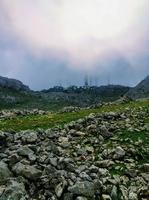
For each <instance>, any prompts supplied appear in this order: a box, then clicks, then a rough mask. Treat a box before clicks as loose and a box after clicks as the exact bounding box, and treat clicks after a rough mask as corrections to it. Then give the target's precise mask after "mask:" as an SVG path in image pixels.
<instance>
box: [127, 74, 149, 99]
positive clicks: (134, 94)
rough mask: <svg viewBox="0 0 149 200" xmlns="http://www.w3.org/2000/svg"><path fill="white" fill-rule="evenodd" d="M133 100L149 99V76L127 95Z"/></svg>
mask: <svg viewBox="0 0 149 200" xmlns="http://www.w3.org/2000/svg"><path fill="white" fill-rule="evenodd" d="M126 95H127V96H129V97H131V98H133V99H139V98H147V97H149V75H148V76H147V77H146V78H145V79H144V80H142V81H141V82H140V83H139V84H138V85H136V87H134V88H132V89H130V90H129V92H128V93H127V94H126Z"/></svg>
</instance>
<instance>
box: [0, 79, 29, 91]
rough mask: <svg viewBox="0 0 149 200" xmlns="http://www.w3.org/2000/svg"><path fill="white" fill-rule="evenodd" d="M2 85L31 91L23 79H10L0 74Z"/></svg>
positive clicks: (0, 85) (0, 84)
mask: <svg viewBox="0 0 149 200" xmlns="http://www.w3.org/2000/svg"><path fill="white" fill-rule="evenodd" d="M0 87H2V88H10V89H14V90H22V91H29V90H30V89H29V87H28V86H26V85H24V84H23V83H22V82H21V81H19V80H16V79H10V78H6V77H2V76H0Z"/></svg>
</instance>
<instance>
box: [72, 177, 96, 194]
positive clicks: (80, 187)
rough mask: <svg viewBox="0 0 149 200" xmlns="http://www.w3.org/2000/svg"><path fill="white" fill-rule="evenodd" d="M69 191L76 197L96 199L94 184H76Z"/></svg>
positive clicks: (86, 182) (87, 182)
mask: <svg viewBox="0 0 149 200" xmlns="http://www.w3.org/2000/svg"><path fill="white" fill-rule="evenodd" d="M68 191H69V192H71V193H72V194H75V195H80V196H85V197H94V192H95V191H94V184H93V183H91V182H89V181H84V182H76V183H75V185H73V186H72V187H69V188H68Z"/></svg>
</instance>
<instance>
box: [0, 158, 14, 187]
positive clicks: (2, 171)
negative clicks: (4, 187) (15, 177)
mask: <svg viewBox="0 0 149 200" xmlns="http://www.w3.org/2000/svg"><path fill="white" fill-rule="evenodd" d="M11 176H12V173H11V172H10V170H9V169H8V166H7V164H6V163H4V162H2V161H1V162H0V184H1V183H5V182H6V181H7V179H9V178H10V177H11Z"/></svg>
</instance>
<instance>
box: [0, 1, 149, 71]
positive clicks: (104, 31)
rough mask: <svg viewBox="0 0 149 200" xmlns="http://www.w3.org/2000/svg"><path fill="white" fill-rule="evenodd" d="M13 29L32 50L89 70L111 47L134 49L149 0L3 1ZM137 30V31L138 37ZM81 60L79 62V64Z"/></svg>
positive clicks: (127, 50) (128, 50)
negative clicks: (139, 22)
mask: <svg viewBox="0 0 149 200" xmlns="http://www.w3.org/2000/svg"><path fill="white" fill-rule="evenodd" d="M0 4H1V5H2V4H3V6H4V8H5V11H6V13H7V15H8V16H9V23H10V24H11V26H12V31H13V32H14V33H15V34H16V35H17V37H18V38H20V39H21V40H22V41H23V43H24V44H25V45H26V46H27V47H28V48H29V49H30V50H31V52H32V53H34V54H36V55H37V56H38V55H41V54H42V55H43V52H45V51H47V52H48V51H49V53H53V54H56V55H61V56H64V58H65V59H66V60H67V61H68V62H69V63H70V65H71V66H75V67H76V66H79V68H80V65H81V66H84V67H85V68H89V67H90V66H92V65H93V64H94V63H96V61H97V59H99V58H100V59H101V57H104V56H103V55H105V54H107V53H108V52H109V51H111V50H112V49H116V50H119V51H122V52H123V51H126V52H131V51H132V50H133V49H134V46H135V51H136V46H137V45H139V44H138V43H137V42H136V37H138V35H137V34H136V33H134V32H133V29H134V30H135V31H136V29H135V28H136V27H135V24H137V20H138V19H139V17H141V15H143V11H144V8H145V6H147V5H149V2H148V0H141V1H140V0H110V1H109V0H94V1H93V0H36V1H34V0H12V1H10V0H2V1H1V3H0ZM134 34H136V35H135V36H134ZM78 64H79V65H78Z"/></svg>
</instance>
